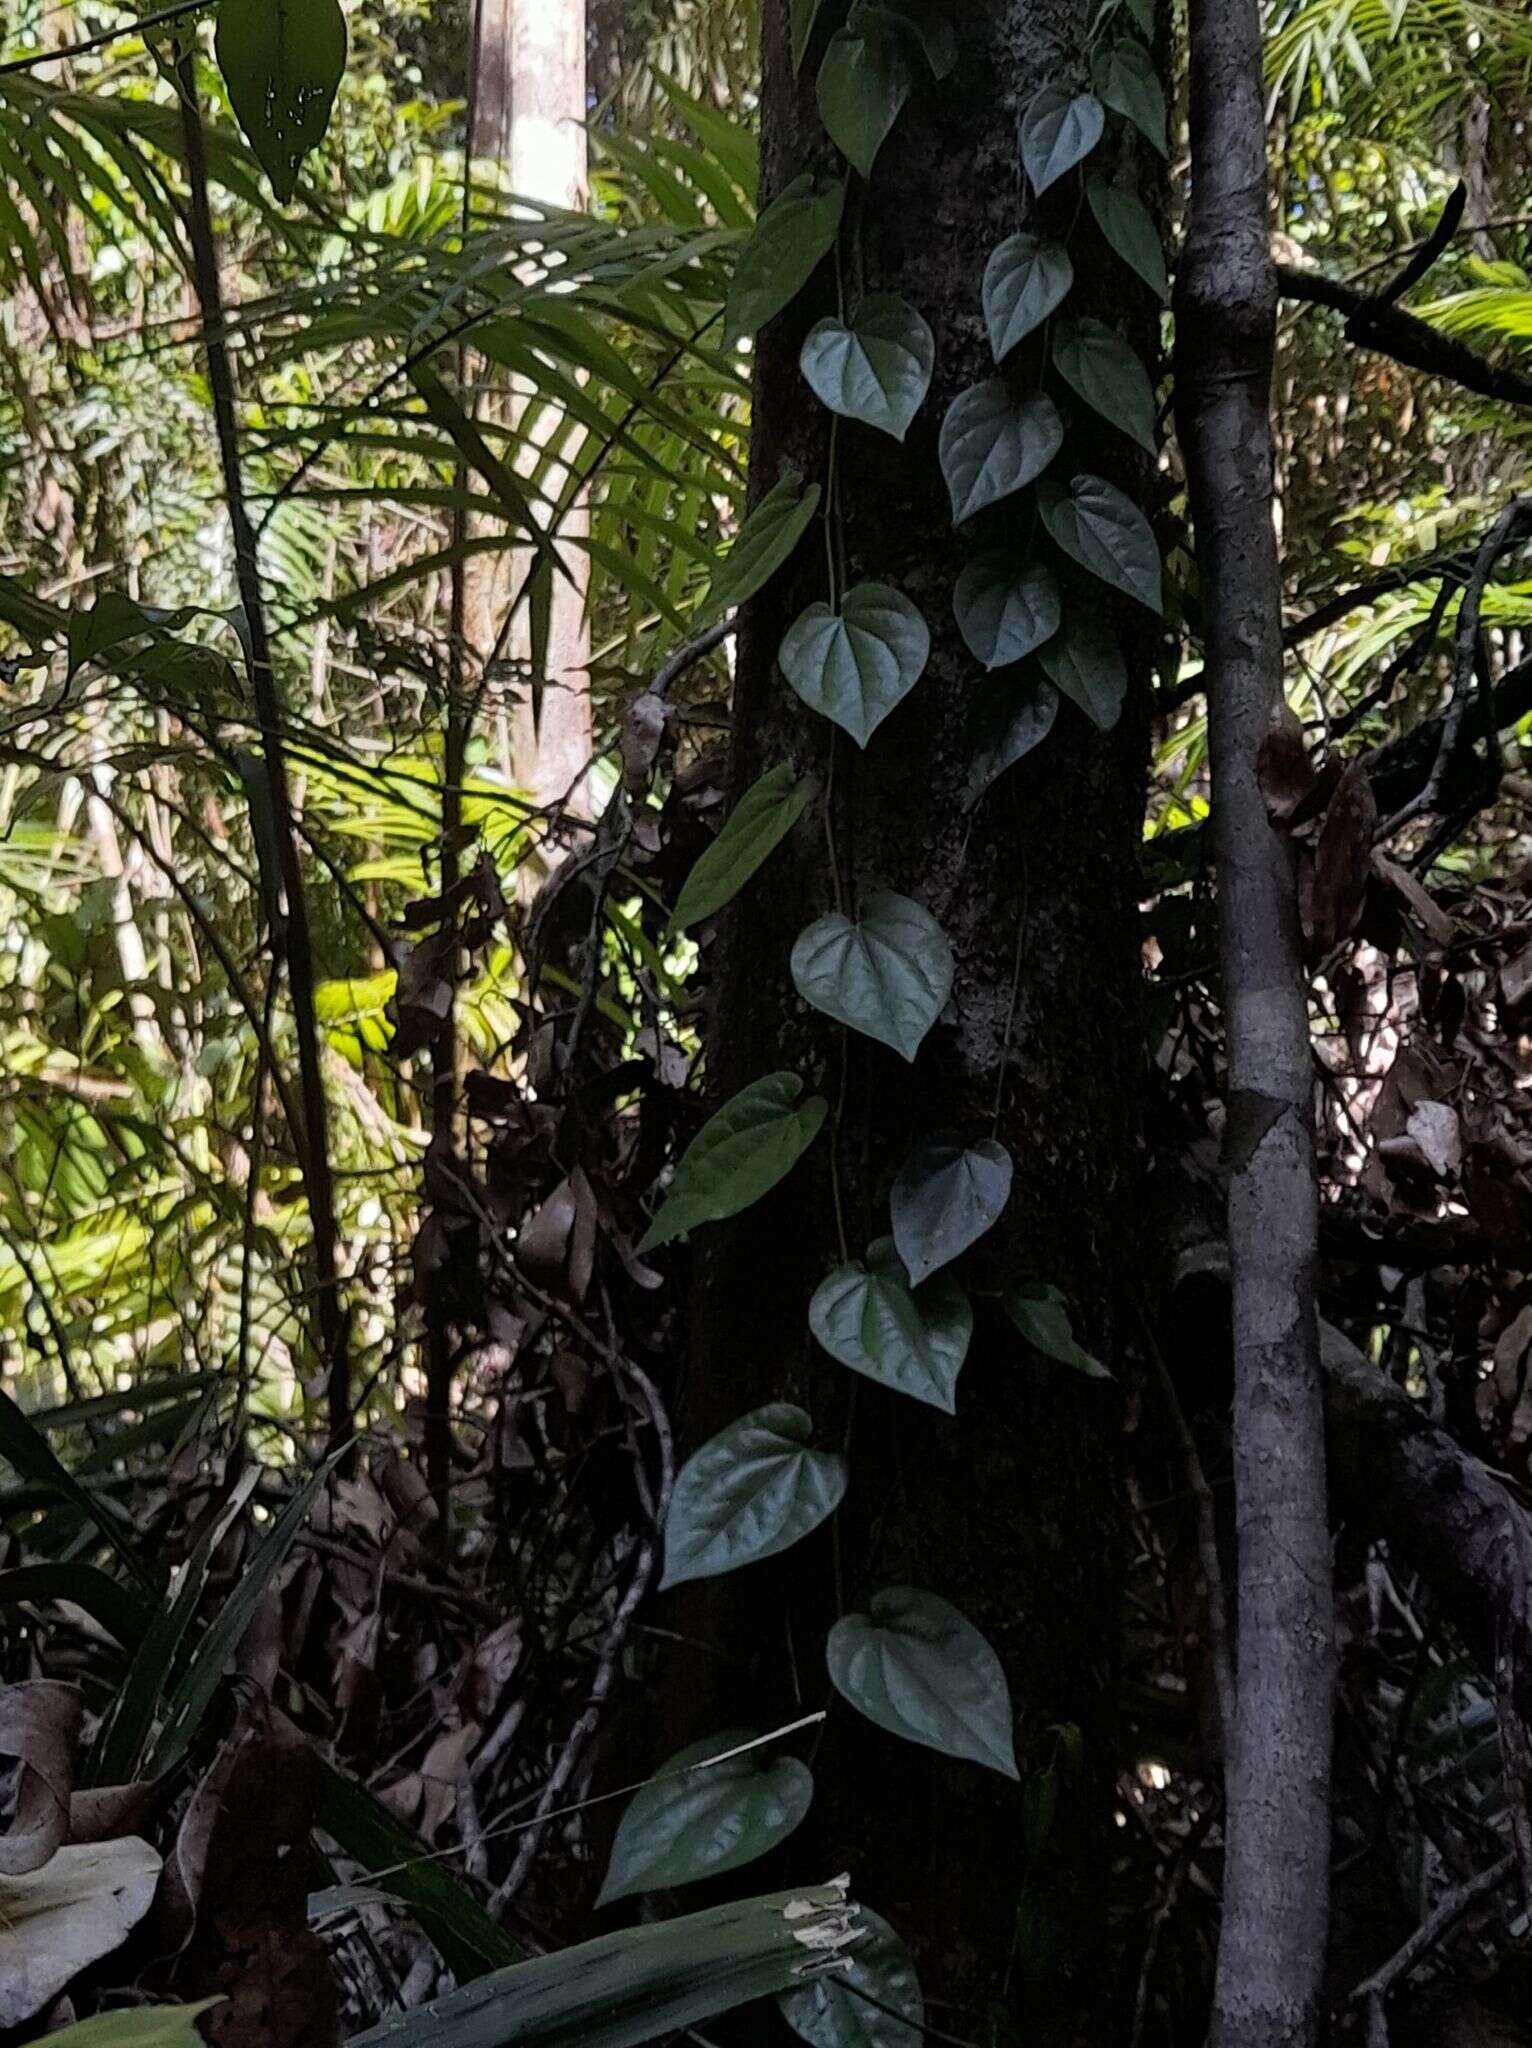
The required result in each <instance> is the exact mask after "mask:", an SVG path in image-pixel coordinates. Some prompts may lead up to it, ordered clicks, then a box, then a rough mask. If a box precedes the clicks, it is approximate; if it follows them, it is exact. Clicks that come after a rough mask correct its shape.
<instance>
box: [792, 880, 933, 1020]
mask: <svg viewBox="0 0 1532 2048" xmlns="http://www.w3.org/2000/svg"><path fill="white" fill-rule="evenodd" d="M792 974H793V986H794V987H795V988H796V989H797V991H798V993H799V995H801V996H802V997H803V1000H804V1001H805V1002H806V1003H812V1004H813V1006H814V1008H815V1009H816V1010H823V1011H824V1013H825V1015H826V1016H827V1017H833V1018H835V1020H836V1022H837V1023H840V1024H846V1025H849V1026H850V1028H851V1029H852V1030H853V1031H860V1032H862V1033H864V1034H865V1036H867V1037H868V1038H875V1039H877V1040H878V1041H879V1043H880V1044H882V1045H891V1046H892V1047H893V1048H894V1050H895V1052H898V1053H902V1054H903V1056H904V1057H905V1059H907V1060H913V1059H914V1057H915V1055H916V1053H917V1052H918V1051H919V1050H920V1043H921V1040H922V1039H923V1038H924V1037H925V1035H926V1033H927V1032H928V1031H929V1030H930V1029H931V1026H932V1025H933V1024H934V1023H935V1022H936V1020H937V1018H938V1017H939V1016H940V1015H941V1013H942V1011H943V1010H944V1009H945V1008H946V1004H947V998H948V996H949V995H950V994H951V993H952V948H951V947H950V946H949V945H948V944H947V940H946V937H945V935H944V933H943V931H942V928H941V926H940V925H939V924H938V923H937V922H936V919H935V918H934V917H933V916H932V915H931V913H930V911H929V910H927V909H926V908H925V907H924V905H922V904H919V903H915V902H912V901H911V899H910V898H909V897H908V896H896V895H894V894H893V893H892V892H891V891H886V890H885V891H881V892H879V893H878V894H876V895H872V896H869V897H868V898H867V901H866V903H865V904H864V905H863V907H862V915H861V917H860V919H858V920H857V921H856V922H855V923H853V921H852V920H851V919H850V918H849V917H846V916H844V915H843V914H842V913H841V912H840V911H838V910H837V911H832V912H831V914H830V915H829V916H828V917H822V918H820V919H819V920H818V922H817V923H815V924H811V925H810V926H809V928H808V930H807V931H805V932H803V933H801V934H800V935H799V938H798V942H797V944H796V945H795V946H794V947H793V954H792Z"/></svg>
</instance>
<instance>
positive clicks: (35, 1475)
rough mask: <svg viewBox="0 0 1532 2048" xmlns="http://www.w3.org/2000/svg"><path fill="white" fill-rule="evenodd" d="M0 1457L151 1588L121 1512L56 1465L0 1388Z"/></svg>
mask: <svg viewBox="0 0 1532 2048" xmlns="http://www.w3.org/2000/svg"><path fill="white" fill-rule="evenodd" d="M0 1458H3V1459H4V1460H5V1462H6V1463H7V1464H8V1465H11V1466H13V1467H14V1468H15V1470H16V1471H17V1472H19V1473H20V1474H21V1476H22V1478H23V1479H30V1480H31V1481H32V1482H33V1484H34V1485H37V1486H41V1487H44V1488H45V1489H46V1490H47V1491H48V1492H49V1493H51V1494H55V1495H56V1496H57V1497H58V1498H59V1499H60V1500H63V1501H67V1502H68V1503H69V1505H70V1506H71V1507H74V1508H77V1509H78V1510H79V1511H80V1513H81V1514H82V1515H83V1516H84V1517H85V1519H86V1521H87V1522H89V1523H90V1524H91V1525H92V1527H94V1528H97V1529H99V1530H100V1531H101V1534H102V1535H103V1536H104V1537H105V1538H106V1540H107V1541H108V1543H110V1544H111V1546H112V1548H113V1549H114V1550H115V1551H116V1552H117V1555H118V1556H119V1557H120V1558H121V1559H122V1561H123V1563H124V1564H125V1565H126V1566H127V1567H128V1570H129V1571H130V1572H131V1573H132V1574H133V1576H134V1578H135V1579H137V1580H138V1582H139V1584H140V1585H142V1586H146V1587H149V1588H151V1589H153V1588H154V1581H153V1580H152V1578H151V1577H150V1575H149V1572H148V1570H147V1569H146V1567H145V1566H144V1564H143V1563H142V1562H141V1560H140V1559H139V1557H138V1554H137V1552H136V1550H135V1549H134V1547H133V1544H132V1542H131V1541H130V1540H129V1533H130V1532H129V1530H128V1528H127V1527H126V1526H125V1524H124V1521H123V1517H122V1514H121V1510H120V1509H118V1508H117V1507H115V1506H114V1505H113V1504H112V1502H111V1501H109V1500H107V1499H106V1498H104V1497H103V1496H98V1495H96V1494H93V1493H89V1492H87V1491H86V1489H85V1488H84V1487H83V1486H82V1485H81V1484H80V1482H79V1480H77V1479H76V1478H75V1477H74V1475H73V1473H71V1472H69V1471H68V1470H66V1468H65V1467H64V1466H63V1465H62V1464H60V1462H59V1460H58V1458H57V1457H56V1456H55V1455H54V1453H53V1451H52V1449H51V1448H50V1446H49V1444H48V1442H47V1440H46V1439H45V1438H44V1437H43V1436H42V1435H41V1433H40V1432H39V1431H38V1430H37V1429H35V1428H34V1427H33V1425H32V1424H31V1422H29V1421H28V1419H27V1417H26V1416H25V1415H24V1414H23V1413H22V1411H21V1410H20V1408H18V1407H17V1405H16V1403H15V1402H14V1401H13V1400H12V1399H11V1397H10V1395H9V1394H7V1393H6V1392H5V1391H4V1390H3V1389H0ZM155 1590H157V1589H155Z"/></svg>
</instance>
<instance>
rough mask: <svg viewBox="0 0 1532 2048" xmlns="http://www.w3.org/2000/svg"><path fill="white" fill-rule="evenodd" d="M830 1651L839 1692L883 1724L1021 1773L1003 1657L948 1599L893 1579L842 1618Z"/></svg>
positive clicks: (1008, 1773)
mask: <svg viewBox="0 0 1532 2048" xmlns="http://www.w3.org/2000/svg"><path fill="white" fill-rule="evenodd" d="M826 1655H827V1661H828V1663H829V1667H830V1677H831V1680H832V1681H833V1683H834V1685H835V1689H836V1691H837V1692H839V1693H840V1694H841V1695H842V1696H843V1697H844V1698H846V1699H848V1700H849V1701H850V1702H851V1704H852V1706H854V1707H855V1708H856V1709H857V1710H858V1712H859V1713H863V1714H865V1715H866V1716H867V1718H868V1720H869V1721H874V1722H876V1723H877V1725H878V1727H880V1728H886V1729H888V1730H889V1731H890V1733H891V1734H894V1735H902V1736H903V1737H904V1738H905V1739H906V1740H907V1741H909V1742H919V1743H923V1744H924V1745H925V1746H926V1748H928V1749H937V1750H940V1751H941V1753H942V1754H943V1755H944V1756H955V1757H964V1758H967V1759H968V1760H969V1761H970V1762H972V1763H978V1764H984V1765H985V1766H986V1767H987V1768H988V1769H990V1770H992V1771H999V1772H1000V1773H1001V1774H1002V1775H1003V1776H1004V1777H1007V1778H1019V1776H1020V1773H1019V1772H1018V1771H1017V1769H1016V1754H1015V1748H1014V1742H1013V1736H1012V1718H1011V1694H1010V1688H1009V1686H1008V1685H1007V1684H1006V1682H1005V1673H1004V1672H1003V1671H1002V1670H1001V1668H1000V1659H999V1658H998V1657H997V1656H996V1655H995V1653H994V1651H993V1650H992V1649H991V1648H990V1645H989V1644H988V1642H987V1641H986V1640H985V1638H984V1637H983V1636H982V1635H981V1634H980V1633H979V1631H978V1630H977V1629H976V1628H975V1627H974V1626H973V1624H972V1622H970V1621H967V1620H965V1619H964V1617H963V1616H962V1615H961V1614H959V1612H958V1610H957V1609H956V1608H955V1607H954V1606H952V1605H951V1604H950V1602H948V1601H946V1600H942V1599H940V1598H939V1597H938V1596H937V1595H936V1594H935V1593H924V1592H920V1591H918V1590H917V1589H916V1588H914V1587H912V1586H891V1587H889V1588H888V1589H887V1590H886V1591H884V1592H882V1593H875V1594H874V1595H873V1597H872V1599H871V1600H870V1601H869V1603H868V1612H867V1613H866V1614H848V1615H847V1616H846V1617H845V1618H844V1620H841V1621H838V1622H837V1623H836V1624H835V1626H834V1628H833V1629H831V1631H830V1640H829V1644H828V1647H827V1653H826Z"/></svg>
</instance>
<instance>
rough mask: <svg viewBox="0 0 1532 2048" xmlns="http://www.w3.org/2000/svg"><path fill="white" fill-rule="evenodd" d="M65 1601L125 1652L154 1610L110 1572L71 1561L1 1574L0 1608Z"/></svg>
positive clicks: (28, 1566)
mask: <svg viewBox="0 0 1532 2048" xmlns="http://www.w3.org/2000/svg"><path fill="white" fill-rule="evenodd" d="M45 1600H68V1601H71V1602H72V1603H73V1604H74V1605H75V1606H76V1607H80V1608H83V1609H84V1610H85V1612H86V1613H87V1614H88V1615H89V1616H90V1618H91V1620H92V1621H95V1622H98V1623H99V1624H100V1625H101V1627H102V1628H104V1629H105V1630H106V1631H107V1633H108V1635H113V1636H115V1637H116V1638H117V1640H118V1642H119V1643H121V1645H122V1647H123V1648H124V1649H125V1650H131V1649H133V1648H134V1646H135V1645H136V1644H137V1643H138V1641H139V1639H140V1638H141V1636H142V1635H143V1633H144V1630H145V1628H147V1626H148V1624H149V1617H150V1615H151V1614H152V1613H153V1611H154V1610H153V1609H152V1608H151V1607H150V1606H149V1605H148V1604H147V1603H146V1602H145V1601H143V1600H140V1599H139V1598H138V1596H137V1595H136V1594H134V1593H130V1592H129V1591H128V1589H127V1587H126V1586H124V1585H121V1584H119V1582H118V1581H117V1580H116V1579H114V1578H113V1577H112V1576H111V1575H110V1573H108V1572H104V1571H102V1570H100V1568H99V1567H98V1566H96V1565H93V1564H82V1563H81V1562H79V1560H78V1559H71V1560H69V1561H68V1562H65V1563H60V1564H23V1565H18V1566H17V1567H16V1569H15V1570H14V1571H9V1572H0V1607H11V1606H15V1605H17V1604H18V1603H20V1602H21V1601H45Z"/></svg>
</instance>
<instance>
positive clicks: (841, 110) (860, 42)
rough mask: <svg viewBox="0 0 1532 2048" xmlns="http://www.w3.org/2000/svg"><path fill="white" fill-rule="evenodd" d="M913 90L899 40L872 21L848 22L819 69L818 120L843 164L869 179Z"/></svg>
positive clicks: (833, 39)
mask: <svg viewBox="0 0 1532 2048" xmlns="http://www.w3.org/2000/svg"><path fill="white" fill-rule="evenodd" d="M914 89H915V70H914V67H913V65H912V64H911V62H910V57H909V51H908V49H907V46H906V44H905V41H904V38H903V36H902V35H900V34H898V33H897V32H893V31H892V30H891V29H890V28H888V27H884V26H883V25H882V24H881V23H879V22H877V21H875V20H862V21H860V22H859V23H852V22H848V24H847V25H846V27H845V28H843V29H839V30H837V32H836V33H835V35H833V36H832V37H831V38H830V47H829V48H828V49H827V50H826V51H825V55H824V62H823V63H822V64H821V65H820V67H819V82H818V88H817V91H818V100H819V118H820V119H821V120H822V121H823V122H824V124H825V132H826V133H827V134H828V136H829V138H830V140H831V141H832V142H833V143H834V144H835V147H836V148H837V149H838V150H839V151H840V153H841V155H842V156H843V157H845V159H846V161H847V162H848V163H849V164H851V165H852V166H853V167H854V168H855V169H856V170H858V171H860V172H861V174H862V176H863V177H864V178H870V177H871V176H872V167H873V164H874V163H875V162H876V161H877V155H878V151H879V150H880V149H881V148H882V147H883V145H884V143H885V142H886V141H887V140H888V138H889V135H890V133H891V132H892V130H893V126H894V123H895V122H896V121H897V120H898V118H899V114H900V110H901V109H902V108H903V106H904V103H905V101H906V100H907V99H908V98H909V96H910V94H911V93H912V92H913V91H914Z"/></svg>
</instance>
